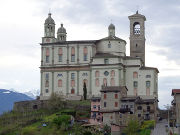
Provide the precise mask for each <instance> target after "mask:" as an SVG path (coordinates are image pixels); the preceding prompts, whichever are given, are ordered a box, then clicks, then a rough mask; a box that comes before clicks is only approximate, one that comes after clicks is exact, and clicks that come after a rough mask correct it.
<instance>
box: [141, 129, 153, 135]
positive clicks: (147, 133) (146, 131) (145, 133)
mask: <svg viewBox="0 0 180 135" xmlns="http://www.w3.org/2000/svg"><path fill="white" fill-rule="evenodd" d="M140 135H151V129H143V130H141V132H140Z"/></svg>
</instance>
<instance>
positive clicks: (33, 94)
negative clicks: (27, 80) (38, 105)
mask: <svg viewBox="0 0 180 135" xmlns="http://www.w3.org/2000/svg"><path fill="white" fill-rule="evenodd" d="M23 94H25V95H27V96H29V97H31V98H33V99H36V97H37V96H39V95H40V90H38V89H37V90H35V89H34V90H30V91H27V92H23Z"/></svg>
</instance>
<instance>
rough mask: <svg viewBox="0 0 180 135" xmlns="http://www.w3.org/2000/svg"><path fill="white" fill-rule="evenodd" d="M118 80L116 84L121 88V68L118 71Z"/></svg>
mask: <svg viewBox="0 0 180 135" xmlns="http://www.w3.org/2000/svg"><path fill="white" fill-rule="evenodd" d="M118 78H119V83H118V85H119V86H121V84H122V83H121V82H122V80H121V68H119V69H118Z"/></svg>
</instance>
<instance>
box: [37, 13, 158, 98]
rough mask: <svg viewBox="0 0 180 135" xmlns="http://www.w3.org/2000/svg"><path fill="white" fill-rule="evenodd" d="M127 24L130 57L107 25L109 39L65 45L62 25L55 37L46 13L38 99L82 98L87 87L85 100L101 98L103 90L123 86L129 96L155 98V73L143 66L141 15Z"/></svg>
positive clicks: (142, 20)
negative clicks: (107, 87) (54, 96)
mask: <svg viewBox="0 0 180 135" xmlns="http://www.w3.org/2000/svg"><path fill="white" fill-rule="evenodd" d="M128 18H129V20H130V56H126V41H125V40H123V39H121V38H119V37H116V35H115V26H114V25H113V24H110V25H109V27H108V36H107V37H105V38H102V39H99V40H80V41H67V40H66V37H67V33H66V29H65V28H64V26H63V24H61V26H60V28H59V29H58V31H57V37H55V21H54V20H53V19H52V17H51V14H50V13H49V15H48V18H47V19H46V20H45V23H44V37H43V38H42V43H41V44H40V45H41V66H40V70H41V95H40V99H42V100H45V99H48V98H49V97H50V96H51V94H52V93H57V94H61V95H64V96H66V97H70V96H82V95H83V84H84V83H86V87H87V95H88V97H89V98H90V97H92V96H98V95H100V90H101V87H102V86H126V87H127V89H128V92H127V95H128V96H145V97H152V98H158V73H159V71H158V69H157V68H153V67H146V66H145V25H144V22H145V21H146V18H145V16H144V15H141V14H139V13H138V12H136V14H134V15H131V16H129V17H128Z"/></svg>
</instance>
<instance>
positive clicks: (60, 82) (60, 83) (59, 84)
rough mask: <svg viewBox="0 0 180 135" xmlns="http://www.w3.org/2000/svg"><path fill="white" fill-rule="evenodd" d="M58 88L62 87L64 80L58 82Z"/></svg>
mask: <svg viewBox="0 0 180 135" xmlns="http://www.w3.org/2000/svg"><path fill="white" fill-rule="evenodd" d="M58 87H62V80H61V79H59V80H58Z"/></svg>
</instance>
